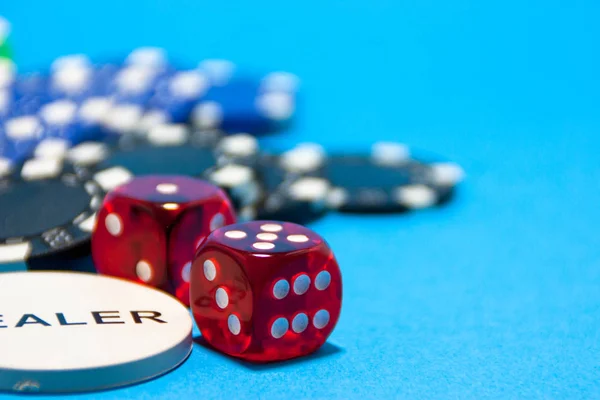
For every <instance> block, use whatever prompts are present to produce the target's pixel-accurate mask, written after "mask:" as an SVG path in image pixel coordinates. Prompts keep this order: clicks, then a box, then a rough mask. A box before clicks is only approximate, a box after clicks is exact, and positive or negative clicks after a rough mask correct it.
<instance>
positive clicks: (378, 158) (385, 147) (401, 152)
mask: <svg viewBox="0 0 600 400" xmlns="http://www.w3.org/2000/svg"><path fill="white" fill-rule="evenodd" d="M371 158H372V160H373V162H374V163H376V164H379V165H387V166H394V165H401V164H404V163H405V162H406V161H408V160H409V159H410V151H409V150H408V147H406V146H405V145H403V144H402V143H394V142H377V143H375V144H374V145H373V147H372V148H371Z"/></svg>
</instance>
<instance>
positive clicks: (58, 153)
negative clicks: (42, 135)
mask: <svg viewBox="0 0 600 400" xmlns="http://www.w3.org/2000/svg"><path fill="white" fill-rule="evenodd" d="M68 149H69V141H68V140H65V139H61V138H48V139H44V140H42V141H41V142H40V144H38V145H37V146H36V148H35V152H34V155H35V157H36V158H59V159H60V158H64V157H65V154H66V153H67V151H68Z"/></svg>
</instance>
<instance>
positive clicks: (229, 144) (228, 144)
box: [218, 133, 258, 157]
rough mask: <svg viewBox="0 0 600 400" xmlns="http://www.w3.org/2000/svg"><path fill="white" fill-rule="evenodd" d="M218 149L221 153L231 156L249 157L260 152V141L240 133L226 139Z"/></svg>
mask: <svg viewBox="0 0 600 400" xmlns="http://www.w3.org/2000/svg"><path fill="white" fill-rule="evenodd" d="M218 147H219V150H220V151H221V152H223V153H224V154H227V155H229V156H236V157H249V156H251V155H254V154H256V153H257V152H258V141H257V140H256V138H255V137H254V136H252V135H248V134H247V133H238V134H236V135H231V136H227V137H225V138H224V139H223V140H221V142H220V143H219V146H218Z"/></svg>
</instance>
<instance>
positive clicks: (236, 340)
mask: <svg viewBox="0 0 600 400" xmlns="http://www.w3.org/2000/svg"><path fill="white" fill-rule="evenodd" d="M190 282H191V288H190V289H191V291H190V301H191V307H192V311H193V314H194V318H195V320H196V323H197V324H198V327H199V329H200V331H201V333H202V335H203V337H204V338H205V339H206V341H207V342H208V343H209V344H210V345H212V346H213V347H214V348H216V349H217V350H219V351H222V352H224V353H226V354H229V355H231V356H234V357H238V358H242V359H245V360H249V361H256V362H268V361H277V360H285V359H290V358H295V357H299V356H303V355H307V354H310V353H312V352H314V351H315V350H317V349H318V348H319V347H321V346H322V345H323V344H324V343H325V341H326V340H327V337H328V336H329V335H330V334H331V332H332V331H333V329H334V327H335V325H336V323H337V320H338V318H339V315H340V311H341V304H342V277H341V273H340V269H339V266H338V264H337V262H336V260H335V257H334V255H333V252H332V251H331V249H330V248H329V246H328V245H327V243H326V242H325V241H324V240H323V239H322V238H321V237H320V236H319V235H318V234H316V233H315V232H313V231H311V230H310V229H307V228H305V227H303V226H300V225H296V224H292V223H287V222H277V221H252V222H246V223H241V224H234V225H230V226H227V227H224V228H220V229H217V230H215V231H214V232H212V233H211V234H210V235H209V236H208V237H207V238H206V240H205V241H204V242H203V243H202V245H201V246H200V247H199V248H198V251H197V253H196V255H195V257H194V262H193V264H192V272H191V280H190Z"/></svg>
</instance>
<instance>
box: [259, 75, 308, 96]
mask: <svg viewBox="0 0 600 400" xmlns="http://www.w3.org/2000/svg"><path fill="white" fill-rule="evenodd" d="M298 86H300V79H299V78H298V77H297V76H296V75H294V74H291V73H289V72H279V71H278V72H271V73H270V74H269V75H267V76H265V77H264V78H263V79H262V82H261V90H262V91H264V92H285V93H294V92H296V91H297V90H298Z"/></svg>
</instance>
